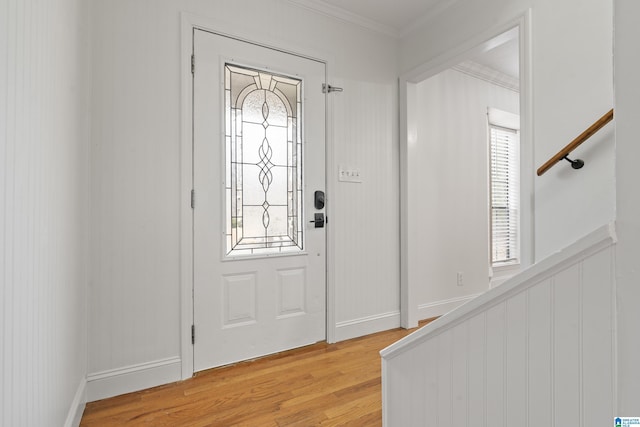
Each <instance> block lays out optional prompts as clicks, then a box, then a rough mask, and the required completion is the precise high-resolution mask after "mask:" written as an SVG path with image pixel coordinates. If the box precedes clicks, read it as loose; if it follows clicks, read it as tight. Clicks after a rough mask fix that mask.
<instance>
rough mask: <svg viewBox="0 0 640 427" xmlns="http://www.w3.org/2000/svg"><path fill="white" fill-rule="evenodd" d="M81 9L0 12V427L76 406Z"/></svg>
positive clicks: (72, 413)
mask: <svg viewBox="0 0 640 427" xmlns="http://www.w3.org/2000/svg"><path fill="white" fill-rule="evenodd" d="M87 18H88V9H87V5H86V3H85V2H83V1H81V0H52V1H39V0H3V1H1V2H0V241H1V244H0V337H1V338H0V340H1V341H0V425H2V426H34V427H39V426H54V425H55V426H71V425H77V424H78V423H79V417H80V416H81V415H82V410H83V408H84V403H85V401H86V398H85V395H84V389H85V376H86V360H87V351H86V348H87V341H86V335H87V330H86V324H87V318H86V292H85V289H86V280H87V265H88V258H87V255H86V254H87V252H88V187H87V181H88V169H87V163H88V124H89V120H88V113H87V111H88V109H87V107H88V49H87V48H88V45H87V43H86V40H87V37H86V34H87V33H86V30H87V29H86V22H87Z"/></svg>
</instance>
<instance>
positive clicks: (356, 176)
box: [338, 166, 362, 182]
mask: <svg viewBox="0 0 640 427" xmlns="http://www.w3.org/2000/svg"><path fill="white" fill-rule="evenodd" d="M338 181H340V182H362V173H361V172H360V169H357V168H353V167H347V166H338Z"/></svg>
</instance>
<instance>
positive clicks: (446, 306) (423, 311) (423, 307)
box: [418, 292, 482, 319]
mask: <svg viewBox="0 0 640 427" xmlns="http://www.w3.org/2000/svg"><path fill="white" fill-rule="evenodd" d="M481 294H482V292H481V293H477V294H471V295H465V296H463V297H456V298H449V299H446V300H440V301H435V302H431V303H428V304H420V305H418V319H431V318H432V317H438V316H443V315H445V314H447V313H448V312H450V311H451V310H454V309H456V308H458V307H460V306H461V305H462V304H464V303H466V302H467V301H471V300H472V299H474V298H475V297H477V296H478V295H481Z"/></svg>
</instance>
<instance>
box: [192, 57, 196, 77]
mask: <svg viewBox="0 0 640 427" xmlns="http://www.w3.org/2000/svg"><path fill="white" fill-rule="evenodd" d="M195 72H196V56H195V55H193V54H192V55H191V74H194V73H195Z"/></svg>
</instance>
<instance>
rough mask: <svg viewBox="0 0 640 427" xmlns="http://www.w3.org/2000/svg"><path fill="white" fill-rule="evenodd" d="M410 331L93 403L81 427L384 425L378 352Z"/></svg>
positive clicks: (225, 369) (285, 355)
mask: <svg viewBox="0 0 640 427" xmlns="http://www.w3.org/2000/svg"><path fill="white" fill-rule="evenodd" d="M430 320H432V319H429V320H427V321H423V322H421V323H420V326H423V325H424V324H426V323H428V322H429V321H430ZM410 332H413V330H409V331H407V330H403V329H394V330H391V331H386V332H381V333H378V334H374V335H369V336H367V337H362V338H356V339H353V340H349V341H343V342H340V343H337V344H326V343H318V344H314V345H311V346H308V347H303V348H300V349H296V350H292V351H288V352H284V353H280V354H277V355H273V356H268V357H264V358H261V359H258V360H254V361H250V362H243V363H239V364H236V365H233V366H228V367H223V368H217V369H211V370H208V371H203V372H200V373H198V374H196V376H195V377H194V378H191V379H188V380H186V381H180V382H177V383H172V384H168V385H164V386H160V387H155V388H152V389H148V390H143V391H140V392H136V393H130V394H126V395H123V396H117V397H113V398H111V399H105V400H101V401H97V402H91V403H88V404H87V407H86V409H85V412H84V415H83V417H82V421H81V424H80V425H81V426H83V427H94V426H100V427H109V426H172V427H174V426H190V427H200V426H202V427H204V426H224V427H232V426H247V427H270V426H300V427H310V426H367V427H373V426H381V425H382V402H381V376H380V366H381V362H380V355H379V353H378V352H379V351H380V350H382V349H383V348H384V347H386V346H388V345H389V344H391V343H393V342H395V341H397V340H398V339H400V338H402V337H404V336H405V335H408V334H409V333H410Z"/></svg>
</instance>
